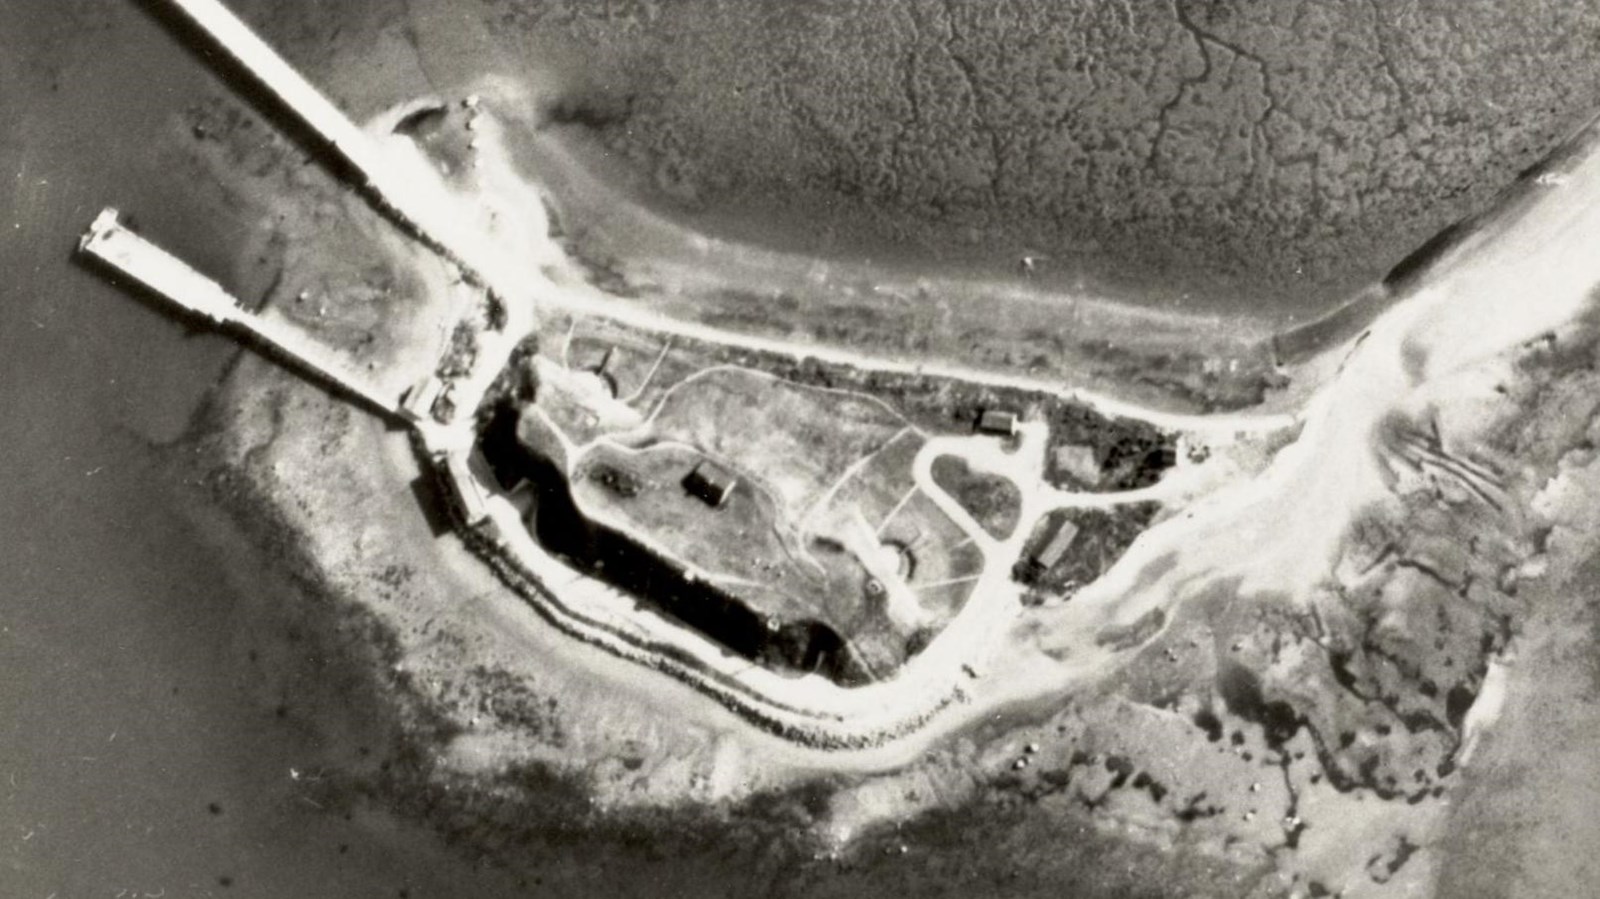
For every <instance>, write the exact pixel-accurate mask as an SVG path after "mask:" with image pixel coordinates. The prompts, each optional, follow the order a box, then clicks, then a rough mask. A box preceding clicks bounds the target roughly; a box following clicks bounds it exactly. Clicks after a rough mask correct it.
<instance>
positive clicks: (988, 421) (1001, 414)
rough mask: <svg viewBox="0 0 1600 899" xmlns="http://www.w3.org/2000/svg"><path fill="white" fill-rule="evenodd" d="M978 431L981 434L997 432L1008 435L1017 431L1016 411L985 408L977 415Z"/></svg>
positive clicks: (1003, 435) (1004, 435)
mask: <svg viewBox="0 0 1600 899" xmlns="http://www.w3.org/2000/svg"><path fill="white" fill-rule="evenodd" d="M978 431H979V432H980V433H983V434H998V435H1000V436H1002V437H1010V436H1011V435H1013V434H1015V433H1017V413H1015V412H1008V411H1006V410H1004V409H985V410H983V414H981V415H979V416H978Z"/></svg>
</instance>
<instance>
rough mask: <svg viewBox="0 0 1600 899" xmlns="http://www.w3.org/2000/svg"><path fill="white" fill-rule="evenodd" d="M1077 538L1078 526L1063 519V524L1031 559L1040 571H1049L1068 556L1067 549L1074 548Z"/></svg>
mask: <svg viewBox="0 0 1600 899" xmlns="http://www.w3.org/2000/svg"><path fill="white" fill-rule="evenodd" d="M1077 538H1078V526H1077V525H1075V524H1073V523H1072V522H1070V521H1063V522H1061V526H1060V527H1058V528H1056V532H1055V533H1054V534H1051V535H1050V539H1049V540H1046V541H1045V542H1044V545H1043V546H1041V547H1039V550H1038V551H1037V552H1035V553H1034V554H1033V558H1032V559H1031V560H1030V561H1031V562H1032V563H1033V565H1034V566H1035V568H1036V569H1037V570H1038V571H1039V572H1040V573H1043V572H1046V571H1049V570H1050V569H1052V568H1054V567H1056V563H1057V562H1060V561H1061V560H1062V559H1064V558H1066V555H1067V550H1069V549H1071V548H1072V541H1074V540H1076V539H1077Z"/></svg>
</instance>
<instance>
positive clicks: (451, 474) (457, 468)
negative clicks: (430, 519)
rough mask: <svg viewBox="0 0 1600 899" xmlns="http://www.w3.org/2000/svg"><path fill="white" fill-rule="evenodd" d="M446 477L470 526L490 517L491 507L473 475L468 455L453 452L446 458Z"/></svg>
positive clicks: (459, 508)
mask: <svg viewBox="0 0 1600 899" xmlns="http://www.w3.org/2000/svg"><path fill="white" fill-rule="evenodd" d="M444 472H445V479H446V480H448V481H449V482H450V492H451V493H452V495H453V498H454V499H455V501H456V506H457V509H458V510H459V511H460V513H461V517H462V519H464V520H465V521H466V523H467V526H468V527H477V526H478V525H480V524H482V523H483V522H484V521H485V520H487V519H488V518H489V507H488V505H487V504H485V503H484V500H483V492H482V489H481V488H480V487H479V486H478V482H477V481H476V480H475V479H474V478H473V477H472V470H471V468H469V467H468V465H467V457H466V456H464V455H460V454H457V453H451V454H450V455H448V456H446V457H445V460H444Z"/></svg>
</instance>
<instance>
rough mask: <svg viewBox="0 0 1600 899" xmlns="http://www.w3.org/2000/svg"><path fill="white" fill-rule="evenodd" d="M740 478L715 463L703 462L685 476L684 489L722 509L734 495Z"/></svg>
mask: <svg viewBox="0 0 1600 899" xmlns="http://www.w3.org/2000/svg"><path fill="white" fill-rule="evenodd" d="M738 484H739V476H738V475H736V474H734V473H733V472H731V471H729V470H727V469H726V468H723V467H722V466H721V465H718V464H717V463H715V462H710V461H706V462H701V463H699V464H698V465H696V466H695V467H694V468H691V469H689V473H688V474H687V475H684V478H683V489H685V490H687V491H689V493H690V494H691V495H693V496H695V497H698V498H699V499H700V500H701V501H702V502H704V503H705V504H706V505H708V506H711V507H712V508H717V507H720V506H721V505H722V504H723V503H725V502H727V501H728V497H729V496H731V495H732V494H733V488H734V487H737V486H738Z"/></svg>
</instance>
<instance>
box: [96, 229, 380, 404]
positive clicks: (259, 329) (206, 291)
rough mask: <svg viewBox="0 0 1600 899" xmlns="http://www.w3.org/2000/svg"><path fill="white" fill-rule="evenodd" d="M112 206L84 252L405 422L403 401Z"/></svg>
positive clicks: (317, 377)
mask: <svg viewBox="0 0 1600 899" xmlns="http://www.w3.org/2000/svg"><path fill="white" fill-rule="evenodd" d="M117 216H118V213H117V210H115V209H112V208H110V207H107V208H106V209H104V210H102V211H101V213H100V214H99V215H98V216H96V217H95V220H94V222H93V223H91V224H90V225H89V230H88V231H87V232H85V233H84V235H83V238H82V239H81V240H79V242H78V249H79V250H80V251H81V252H84V253H87V254H89V255H90V256H93V257H94V258H96V259H98V260H100V261H101V262H103V263H105V264H106V265H109V266H111V267H112V268H114V269H116V270H117V271H119V272H121V273H122V274H124V275H127V276H128V277H129V278H132V279H133V280H135V281H137V282H139V283H140V284H143V285H144V286H145V287H147V288H149V289H150V290H151V291H153V292H155V293H156V294H159V295H160V296H161V297H163V298H165V299H166V300H168V301H169V302H171V303H172V304H173V305H175V306H177V307H179V308H180V309H182V310H184V311H185V312H189V313H193V314H198V315H201V316H204V317H205V318H206V319H208V320H209V321H210V322H212V323H213V324H214V325H216V326H217V327H218V328H220V329H232V330H236V331H241V332H244V333H245V334H248V335H250V336H251V337H253V338H254V339H255V340H257V341H260V342H262V343H264V344H266V346H267V348H269V349H271V350H272V351H273V352H275V353H276V354H277V355H279V356H281V357H283V358H285V359H287V360H289V361H290V362H291V363H293V364H294V365H296V366H297V367H299V368H301V369H302V370H304V371H305V372H306V373H308V374H310V375H312V376H313V377H315V378H316V379H317V380H319V381H321V382H323V383H324V384H327V385H329V386H331V387H334V388H336V389H337V390H339V391H340V392H342V393H345V394H348V395H350V396H352V397H354V398H356V399H358V400H361V401H362V402H363V404H365V405H366V406H368V407H369V408H371V409H372V410H373V411H374V412H377V413H379V414H381V415H383V416H385V417H387V418H400V419H404V417H405V416H404V415H403V414H402V412H401V410H400V398H399V397H390V396H384V395H383V394H381V393H379V392H378V391H376V390H375V389H374V388H373V387H372V385H371V384H369V383H367V381H366V380H365V379H363V378H362V377H360V376H359V375H357V374H356V373H355V372H353V371H351V370H350V368H349V367H348V366H346V365H345V364H343V363H342V362H340V361H339V360H337V359H335V358H334V357H333V356H332V355H330V354H329V352H328V349H327V347H325V346H322V345H320V344H318V343H316V342H315V341H313V340H311V339H309V338H308V337H306V335H305V334H303V333H301V332H299V331H296V330H295V329H294V328H292V327H290V326H288V325H285V324H284V323H282V322H279V321H275V320H273V319H268V318H263V317H261V316H259V315H255V314H254V313H251V312H248V311H246V310H245V309H243V308H241V307H240V306H239V302H238V301H237V300H235V299H234V298H233V296H232V295H231V294H229V293H228V292H227V291H226V290H224V289H223V287H222V285H221V284H218V283H217V282H215V281H213V280H211V279H210V278H207V277H206V276H205V275H202V274H200V273H199V272H197V271H195V270H194V269H193V268H190V267H189V265H188V264H187V263H185V262H184V261H183V260H181V259H179V258H178V257H176V256H174V255H172V254H171V253H168V252H167V251H166V250H163V249H161V248H160V247H158V246H156V245H155V244H153V243H151V242H150V241H148V240H145V239H144V238H143V237H140V236H139V235H137V234H135V233H133V232H132V231H129V230H128V229H127V228H126V227H124V226H123V224H122V223H121V222H120V221H118V217H117Z"/></svg>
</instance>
